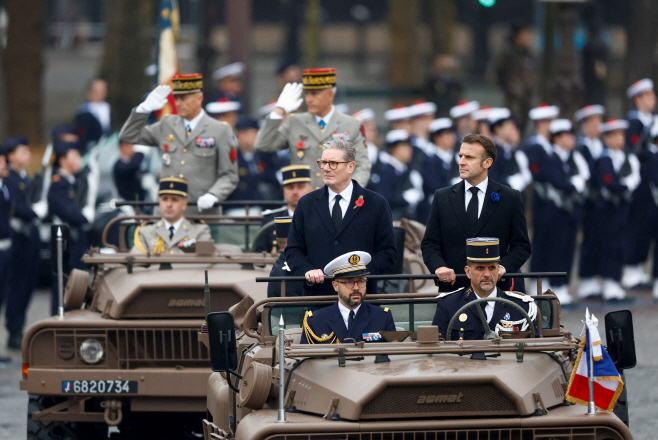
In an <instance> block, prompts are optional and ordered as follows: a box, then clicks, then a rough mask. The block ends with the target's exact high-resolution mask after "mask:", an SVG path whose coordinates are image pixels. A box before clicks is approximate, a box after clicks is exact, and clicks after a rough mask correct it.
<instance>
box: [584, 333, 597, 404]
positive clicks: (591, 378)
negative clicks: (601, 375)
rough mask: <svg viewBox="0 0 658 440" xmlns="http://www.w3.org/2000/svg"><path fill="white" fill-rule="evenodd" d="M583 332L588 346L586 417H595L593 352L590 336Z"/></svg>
mask: <svg viewBox="0 0 658 440" xmlns="http://www.w3.org/2000/svg"><path fill="white" fill-rule="evenodd" d="M585 332H586V333H585V334H586V335H587V336H586V339H587V344H588V346H589V375H588V376H589V377H588V383H589V403H588V404H587V415H589V416H594V415H596V405H595V404H594V355H593V353H592V352H593V351H594V350H593V349H594V346H593V345H592V338H591V336H592V335H591V334H590V332H589V330H588V329H585Z"/></svg>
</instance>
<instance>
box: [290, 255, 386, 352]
mask: <svg viewBox="0 0 658 440" xmlns="http://www.w3.org/2000/svg"><path fill="white" fill-rule="evenodd" d="M370 259H371V257H370V254H368V253H367V252H360V251H356V252H348V253H346V254H343V255H341V256H339V257H336V258H335V259H334V260H332V261H331V262H330V263H329V264H327V265H326V266H325V268H324V273H325V274H326V275H327V276H329V275H330V274H331V275H333V277H334V281H332V282H331V285H332V286H333V288H334V290H335V291H336V293H337V294H338V301H336V303H335V304H333V305H331V306H329V307H325V308H323V309H320V310H316V311H315V312H311V311H307V312H306V315H305V316H304V322H303V325H302V339H301V343H302V344H340V343H341V342H347V340H348V339H354V341H355V342H359V341H366V342H375V341H380V340H382V337H381V335H380V334H379V332H380V331H395V323H394V322H393V316H392V315H391V312H390V310H389V308H388V307H385V308H381V307H378V306H375V305H372V304H368V303H366V302H363V299H364V298H365V296H366V284H367V281H368V278H367V277H366V275H368V274H369V272H368V270H367V269H366V266H367V265H368V263H370Z"/></svg>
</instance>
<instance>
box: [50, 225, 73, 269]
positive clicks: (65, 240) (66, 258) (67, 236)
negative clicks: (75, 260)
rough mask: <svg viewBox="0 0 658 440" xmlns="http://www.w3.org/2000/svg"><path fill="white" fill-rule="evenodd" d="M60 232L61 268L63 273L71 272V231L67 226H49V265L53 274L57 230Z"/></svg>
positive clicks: (55, 258) (55, 266)
mask: <svg viewBox="0 0 658 440" xmlns="http://www.w3.org/2000/svg"><path fill="white" fill-rule="evenodd" d="M58 229H60V230H61V231H62V268H63V272H64V273H65V274H66V273H69V272H70V271H71V267H70V260H71V250H70V243H71V230H70V229H69V227H68V226H67V225H51V226H50V264H51V268H52V271H53V273H54V274H56V273H57V230H58Z"/></svg>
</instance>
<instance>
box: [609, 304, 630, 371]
mask: <svg viewBox="0 0 658 440" xmlns="http://www.w3.org/2000/svg"><path fill="white" fill-rule="evenodd" d="M605 334H606V341H607V343H608V354H609V355H610V358H611V359H612V362H614V363H615V366H616V367H617V369H618V370H625V369H628V368H633V367H635V364H636V363H637V362H636V358H635V336H634V333H633V314H632V313H631V311H630V310H617V311H615V312H610V313H607V314H606V315H605Z"/></svg>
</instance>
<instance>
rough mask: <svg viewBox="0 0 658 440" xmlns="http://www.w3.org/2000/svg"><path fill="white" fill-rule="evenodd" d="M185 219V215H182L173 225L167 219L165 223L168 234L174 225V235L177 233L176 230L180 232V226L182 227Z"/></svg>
mask: <svg viewBox="0 0 658 440" xmlns="http://www.w3.org/2000/svg"><path fill="white" fill-rule="evenodd" d="M184 219H185V217H181V218H180V219H178V221H177V222H176V223H174V224H173V225H172V224H171V223H169V222H168V221H167V220H165V221H164V224H165V228H166V229H167V234H168V233H169V228H170V227H172V226H173V227H174V235H176V232H178V228H180V225H182V224H183V220H184ZM174 235H172V236H171V237H172V238H173V237H174Z"/></svg>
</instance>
